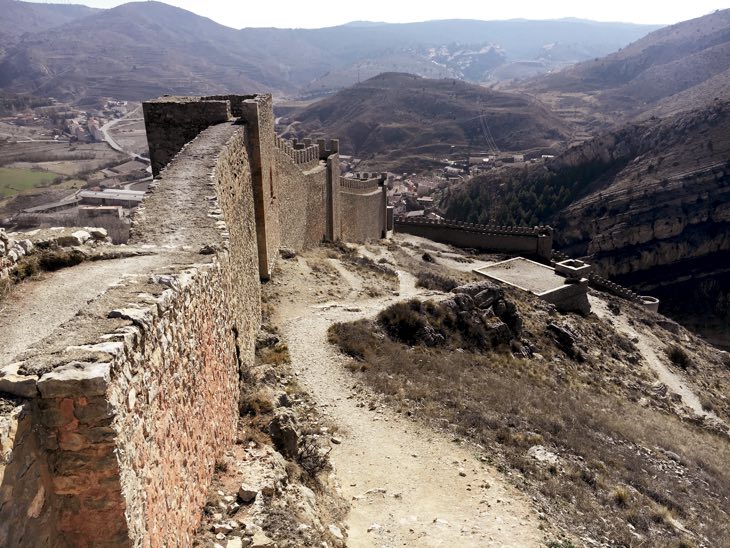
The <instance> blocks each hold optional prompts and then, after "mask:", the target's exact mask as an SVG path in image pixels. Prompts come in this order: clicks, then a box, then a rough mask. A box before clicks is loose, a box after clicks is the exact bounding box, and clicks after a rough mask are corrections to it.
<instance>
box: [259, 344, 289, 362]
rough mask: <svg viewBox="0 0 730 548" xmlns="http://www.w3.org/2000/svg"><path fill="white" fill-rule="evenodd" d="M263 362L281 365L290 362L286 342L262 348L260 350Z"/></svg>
mask: <svg viewBox="0 0 730 548" xmlns="http://www.w3.org/2000/svg"><path fill="white" fill-rule="evenodd" d="M259 358H260V359H261V363H264V364H267V365H279V364H282V363H289V362H290V357H289V347H288V346H287V345H286V344H284V343H276V344H275V345H274V346H270V347H266V348H262V349H261V350H260V351H259Z"/></svg>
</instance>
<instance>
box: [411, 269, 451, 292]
mask: <svg viewBox="0 0 730 548" xmlns="http://www.w3.org/2000/svg"><path fill="white" fill-rule="evenodd" d="M458 286H459V282H458V281H456V280H455V279H454V278H451V277H449V276H444V275H442V274H438V273H436V272H428V271H421V272H419V273H418V274H416V287H423V288H426V289H433V290H436V291H444V292H448V291H451V290H452V289H454V288H455V287H458Z"/></svg>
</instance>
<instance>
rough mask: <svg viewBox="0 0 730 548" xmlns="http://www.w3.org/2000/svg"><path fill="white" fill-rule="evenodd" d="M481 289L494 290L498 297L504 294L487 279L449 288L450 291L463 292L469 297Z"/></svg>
mask: <svg viewBox="0 0 730 548" xmlns="http://www.w3.org/2000/svg"><path fill="white" fill-rule="evenodd" d="M482 291H491V292H495V293H496V294H497V296H498V297H501V296H502V295H503V294H504V292H503V291H502V288H501V287H499V286H498V285H496V284H495V283H493V282H490V281H487V280H484V281H481V282H472V283H470V284H465V285H460V286H459V287H455V288H454V289H452V290H451V292H452V293H464V294H466V295H469V296H470V297H476V296H477V295H478V294H479V293H481V292H482Z"/></svg>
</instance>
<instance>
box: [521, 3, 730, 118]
mask: <svg viewBox="0 0 730 548" xmlns="http://www.w3.org/2000/svg"><path fill="white" fill-rule="evenodd" d="M519 88H520V89H522V90H524V91H528V92H530V93H535V94H537V95H538V96H540V97H541V98H543V99H544V100H548V101H550V102H551V103H552V104H553V105H554V106H555V107H557V108H561V109H563V110H565V111H570V110H585V111H588V112H591V113H593V114H596V115H599V116H600V115H603V116H606V117H607V118H608V120H609V121H616V120H617V119H618V120H625V119H628V118H631V117H636V116H640V115H645V116H650V115H667V114H672V113H676V112H679V111H682V110H687V109H692V108H697V107H698V106H700V105H702V104H706V103H708V102H710V101H713V100H714V99H716V98H718V99H723V98H730V9H726V10H722V11H716V12H715V13H712V14H710V15H706V16H704V17H699V18H697V19H692V20H690V21H684V22H682V23H678V24H676V25H672V26H670V27H665V28H662V29H659V30H656V31H654V32H652V33H651V34H649V35H647V36H645V37H644V38H642V39H641V40H638V41H636V42H634V43H632V44H630V45H628V46H626V47H624V48H623V49H621V50H619V51H617V52H615V53H612V54H610V55H608V56H606V57H602V58H599V59H595V60H591V61H585V62H582V63H579V64H577V65H575V66H573V67H570V68H567V69H565V70H562V71H559V72H556V73H554V74H549V75H546V76H542V77H539V78H536V79H534V80H529V81H527V82H524V83H522V84H520V85H519Z"/></svg>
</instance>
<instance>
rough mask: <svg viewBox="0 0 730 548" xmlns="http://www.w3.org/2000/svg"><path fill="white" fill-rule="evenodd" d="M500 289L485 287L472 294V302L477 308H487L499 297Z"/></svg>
mask: <svg viewBox="0 0 730 548" xmlns="http://www.w3.org/2000/svg"><path fill="white" fill-rule="evenodd" d="M501 296H502V295H501V291H499V290H495V289H485V290H484V291H480V292H479V293H477V294H476V295H474V304H476V305H477V306H478V307H479V308H489V307H490V306H492V305H493V304H494V301H496V300H497V299H499V298H500V297H501Z"/></svg>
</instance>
